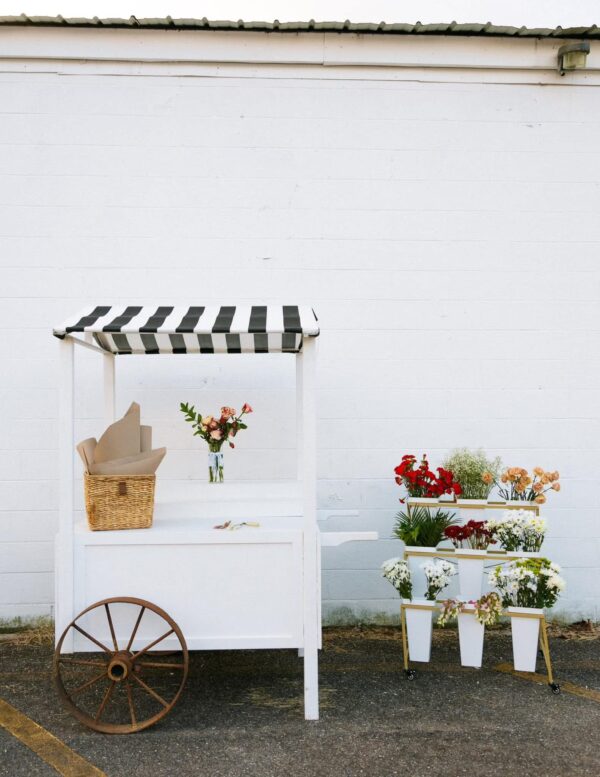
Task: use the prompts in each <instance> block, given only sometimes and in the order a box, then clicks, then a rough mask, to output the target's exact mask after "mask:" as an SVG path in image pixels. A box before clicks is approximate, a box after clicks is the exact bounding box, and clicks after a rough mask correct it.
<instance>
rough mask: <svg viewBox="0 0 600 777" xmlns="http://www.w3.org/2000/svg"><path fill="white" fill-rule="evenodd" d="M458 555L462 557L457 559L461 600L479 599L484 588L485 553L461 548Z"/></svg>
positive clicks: (457, 552)
mask: <svg viewBox="0 0 600 777" xmlns="http://www.w3.org/2000/svg"><path fill="white" fill-rule="evenodd" d="M456 554H457V555H460V556H461V558H458V559H457V560H458V586H459V591H460V598H461V599H465V600H470V599H479V598H480V596H481V589H482V587H483V562H484V561H485V551H484V550H471V549H470V548H469V549H462V548H461V549H460V550H457V551H456ZM471 556H472V558H471Z"/></svg>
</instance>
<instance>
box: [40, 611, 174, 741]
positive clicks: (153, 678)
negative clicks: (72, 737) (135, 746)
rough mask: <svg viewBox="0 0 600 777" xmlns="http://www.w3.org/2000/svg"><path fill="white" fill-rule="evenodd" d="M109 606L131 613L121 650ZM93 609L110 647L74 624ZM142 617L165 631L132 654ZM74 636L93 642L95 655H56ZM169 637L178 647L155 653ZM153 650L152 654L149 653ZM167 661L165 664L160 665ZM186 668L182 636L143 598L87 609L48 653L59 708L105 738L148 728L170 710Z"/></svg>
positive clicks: (162, 614)
mask: <svg viewBox="0 0 600 777" xmlns="http://www.w3.org/2000/svg"><path fill="white" fill-rule="evenodd" d="M111 605H112V606H113V607H116V606H120V605H128V606H130V607H132V608H134V609H133V617H132V618H131V621H132V623H133V622H134V619H135V622H134V625H133V629H132V631H131V634H130V635H129V637H128V640H127V642H126V643H122V644H121V645H119V644H118V640H117V637H116V633H115V628H114V625H113V619H112V616H111ZM97 609H103V610H104V617H105V618H106V622H107V624H108V628H109V630H110V636H111V640H110V641H111V642H112V645H106V644H105V643H104V642H103V641H102V638H100V639H98V638H97V637H96V636H94V634H92V633H90V631H91V629H90V630H88V629H84V628H82V627H81V626H80V625H79V623H78V621H80V620H81V619H82V618H83V616H84V615H87V614H88V613H90V612H92V611H93V610H97ZM145 612H149V613H153V614H154V616H157V617H158V618H159V619H162V621H164V622H165V623H164V625H165V628H164V629H163V628H162V627H161V629H160V631H159V633H160V636H159V637H158V638H156V639H153V640H152V641H151V642H149V643H148V644H147V645H145V646H144V647H142V648H141V649H139V650H137V649H136V650H132V646H133V644H134V640H135V638H136V634H137V633H138V629H139V626H140V623H141V621H142V619H143V617H144V613H145ZM153 619H154V620H155V618H153ZM74 632H77V633H78V634H80V635H82V636H83V637H85V638H86V639H87V640H89V641H90V642H92V643H94V644H95V645H96V647H97V648H98V652H97V653H92V654H90V653H84V654H62V653H61V650H62V646H63V643H64V641H65V638H66V637H67V634H69V633H72V634H73V635H74ZM172 636H175V637H176V638H177V640H178V641H179V648H177V649H175V650H169V651H168V652H165V651H160V643H161V642H162V641H163V640H164V639H166V638H168V637H172ZM105 641H107V640H105ZM153 648H158V649H157V650H154V651H153V652H150V651H151V650H152V649H153ZM179 654H181V655H179ZM167 656H169V657H170V658H169V660H168V661H164V659H165V658H166V657H167ZM188 666H189V659H188V651H187V645H186V643H185V639H184V637H183V634H182V633H181V630H180V628H179V626H178V625H177V624H176V623H175V621H174V620H173V619H172V618H171V617H170V616H169V615H167V613H166V612H165V611H164V610H161V609H160V607H157V606H156V605H155V604H152V603H151V602H147V601H144V600H143V599H134V598H131V597H116V598H114V599H104V600H102V601H100V602H96V603H95V604H92V605H91V606H90V607H87V608H86V609H85V610H83V612H80V613H79V615H78V616H77V617H76V618H75V619H74V620H73V621H72V623H70V624H69V625H68V626H67V628H66V629H65V631H64V632H63V635H62V636H61V638H60V640H59V642H58V645H57V647H56V650H55V652H54V664H53V675H54V681H55V683H56V687H57V689H58V693H59V696H60V698H61V700H62V702H63V704H64V705H65V706H66V708H67V709H68V710H69V712H71V713H72V714H73V715H74V716H75V717H76V718H77V720H79V721H80V722H81V723H83V724H84V725H86V726H89V728H91V729H94V731H101V732H102V733H105V734H132V733H134V732H135V731H141V730H142V729H144V728H148V727H149V726H152V725H154V724H155V723H157V722H158V721H159V720H161V719H162V718H164V717H165V715H167V714H168V713H169V712H170V711H171V710H172V709H173V707H174V706H175V703H176V702H177V700H178V699H179V696H180V695H181V691H182V690H183V686H184V685H185V681H186V678H187V674H188ZM109 718H110V719H109Z"/></svg>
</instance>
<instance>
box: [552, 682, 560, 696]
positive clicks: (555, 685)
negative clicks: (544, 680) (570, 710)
mask: <svg viewBox="0 0 600 777" xmlns="http://www.w3.org/2000/svg"><path fill="white" fill-rule="evenodd" d="M550 690H551V691H552V693H553V694H555V695H558V694H559V693H560V685H559V684H558V683H550Z"/></svg>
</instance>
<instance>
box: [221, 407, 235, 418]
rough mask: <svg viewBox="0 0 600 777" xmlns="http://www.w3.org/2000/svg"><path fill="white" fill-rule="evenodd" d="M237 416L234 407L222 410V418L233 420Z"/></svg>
mask: <svg viewBox="0 0 600 777" xmlns="http://www.w3.org/2000/svg"><path fill="white" fill-rule="evenodd" d="M234 415H235V410H234V409H233V408H232V407H222V408H221V418H232V417H233V416H234Z"/></svg>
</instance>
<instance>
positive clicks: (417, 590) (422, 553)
mask: <svg viewBox="0 0 600 777" xmlns="http://www.w3.org/2000/svg"><path fill="white" fill-rule="evenodd" d="M405 550H407V551H411V552H413V553H415V554H418V555H412V556H409V558H408V564H409V567H410V575H411V578H412V593H413V597H418V598H420V599H421V598H422V597H424V596H425V593H426V591H427V578H426V577H425V573H424V572H423V570H422V569H421V565H422V564H425V563H426V562H428V561H431V558H432V556H434V555H435V551H436V548H427V547H424V546H421V545H407V546H406V547H405ZM425 601H427V600H425Z"/></svg>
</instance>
